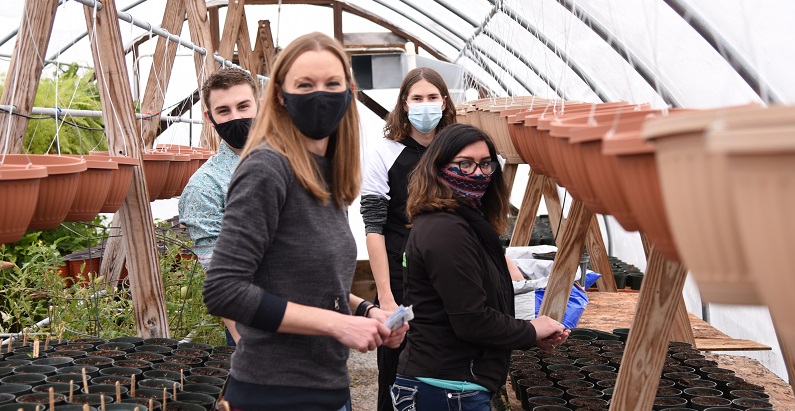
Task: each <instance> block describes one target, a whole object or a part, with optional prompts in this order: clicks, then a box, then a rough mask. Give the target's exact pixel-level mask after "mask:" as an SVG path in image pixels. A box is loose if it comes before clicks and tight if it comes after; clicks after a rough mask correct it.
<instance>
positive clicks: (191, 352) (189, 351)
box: [172, 347, 210, 361]
mask: <svg viewBox="0 0 795 411" xmlns="http://www.w3.org/2000/svg"><path fill="white" fill-rule="evenodd" d="M172 354H174V355H181V356H183V357H195V358H201V359H202V361H204V360H206V359H207V358H208V357H209V356H210V353H209V352H208V351H204V350H197V349H194V348H183V347H178V348H176V349H174V351H172Z"/></svg>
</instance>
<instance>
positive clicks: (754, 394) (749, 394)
mask: <svg viewBox="0 0 795 411" xmlns="http://www.w3.org/2000/svg"><path fill="white" fill-rule="evenodd" d="M729 397H730V398H731V399H735V398H750V399H754V400H765V401H767V400H769V399H770V395H768V394H767V393H765V392H763V391H754V390H731V391H729Z"/></svg>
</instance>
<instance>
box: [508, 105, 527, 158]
mask: <svg viewBox="0 0 795 411" xmlns="http://www.w3.org/2000/svg"><path fill="white" fill-rule="evenodd" d="M525 113H527V111H520V112H517V113H515V114H512V115H510V116H506V117H505V123H506V125H507V126H508V137H509V138H510V139H511V143H512V144H513V146H514V148H515V149H516V152H517V153H518V154H519V157H520V158H521V159H522V162H523V163H525V164H530V162H531V159H530V157H532V152H531V150H529V149H528V148H527V144H526V135H525V133H524V116H525ZM531 167H532V166H531Z"/></svg>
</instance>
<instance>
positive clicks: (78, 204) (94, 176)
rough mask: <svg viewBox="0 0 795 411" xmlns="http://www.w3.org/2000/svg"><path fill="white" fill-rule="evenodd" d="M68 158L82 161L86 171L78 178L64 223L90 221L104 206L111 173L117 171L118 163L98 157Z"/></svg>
mask: <svg viewBox="0 0 795 411" xmlns="http://www.w3.org/2000/svg"><path fill="white" fill-rule="evenodd" d="M68 157H74V158H82V159H84V160H85V161H86V165H87V167H88V169H87V170H86V171H84V172H83V174H81V176H80V183H79V184H78V186H77V194H76V195H75V199H74V201H73V202H72V205H71V207H69V213H68V214H67V215H66V217H65V218H64V221H83V222H86V221H91V220H93V219H94V218H95V217H96V216H97V214H99V210H100V209H101V208H102V206H103V205H104V204H105V199H106V198H107V197H108V191H109V190H110V184H111V181H112V179H111V177H112V174H113V171H114V170H118V169H119V163H117V162H115V161H113V160H112V157H108V156H100V155H91V154H89V155H87V156H79V155H74V156H68Z"/></svg>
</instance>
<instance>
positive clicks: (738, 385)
mask: <svg viewBox="0 0 795 411" xmlns="http://www.w3.org/2000/svg"><path fill="white" fill-rule="evenodd" d="M726 389H727V390H728V391H732V390H751V391H764V390H765V387H763V386H761V385H756V384H751V383H750V382H745V381H733V382H730V383H728V384H726Z"/></svg>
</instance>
